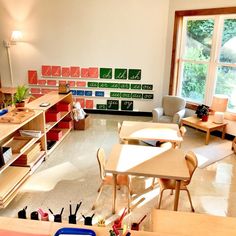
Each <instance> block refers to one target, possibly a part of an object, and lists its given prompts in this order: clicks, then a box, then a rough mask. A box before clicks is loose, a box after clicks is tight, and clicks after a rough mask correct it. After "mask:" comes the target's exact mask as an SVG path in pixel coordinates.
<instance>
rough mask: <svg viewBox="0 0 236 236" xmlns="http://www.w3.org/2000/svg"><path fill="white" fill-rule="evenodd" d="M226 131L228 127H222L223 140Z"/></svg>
mask: <svg viewBox="0 0 236 236" xmlns="http://www.w3.org/2000/svg"><path fill="white" fill-rule="evenodd" d="M225 130H226V125H224V126H223V127H222V136H221V138H222V139H225Z"/></svg>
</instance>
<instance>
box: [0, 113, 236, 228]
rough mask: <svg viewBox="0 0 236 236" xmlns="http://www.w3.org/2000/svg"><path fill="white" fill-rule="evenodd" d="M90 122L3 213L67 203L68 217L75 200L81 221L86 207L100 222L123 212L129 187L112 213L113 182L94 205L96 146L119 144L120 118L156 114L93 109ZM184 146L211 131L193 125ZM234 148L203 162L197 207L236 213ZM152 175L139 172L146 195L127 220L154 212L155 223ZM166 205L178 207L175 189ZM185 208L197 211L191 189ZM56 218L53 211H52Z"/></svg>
mask: <svg viewBox="0 0 236 236" xmlns="http://www.w3.org/2000/svg"><path fill="white" fill-rule="evenodd" d="M90 117H91V124H90V127H89V128H88V129H87V130H85V131H72V132H71V133H70V134H69V135H68V136H67V138H66V139H65V140H64V141H63V142H62V144H61V145H60V146H59V147H58V148H57V149H56V150H55V151H54V152H53V153H52V155H51V156H49V157H48V158H47V160H46V161H45V162H44V163H43V164H42V165H41V166H40V167H39V168H38V170H37V171H36V172H35V173H34V174H33V175H32V176H31V177H30V178H29V179H28V180H27V181H26V183H25V184H24V185H23V187H22V188H21V190H20V192H19V194H18V195H17V196H16V198H15V199H14V200H13V201H12V202H11V203H10V204H9V206H8V207H7V208H5V209H2V210H0V215H1V216H9V217H17V212H18V211H19V210H20V209H22V208H23V207H25V206H28V208H27V215H28V217H29V214H30V212H31V211H34V210H37V209H38V208H39V207H41V208H42V209H44V210H46V211H48V209H47V208H48V207H49V208H51V210H52V211H53V212H54V213H59V212H60V211H61V208H62V207H65V211H64V213H63V220H64V221H67V220H68V213H69V202H70V201H71V202H72V204H73V206H75V205H76V203H77V202H79V201H80V200H82V201H83V203H82V205H81V208H80V209H79V214H78V222H81V224H82V221H83V218H82V217H81V213H82V214H84V215H92V214H93V213H95V217H94V221H93V222H94V223H96V221H97V220H98V219H99V218H105V219H106V223H107V224H109V223H110V222H112V221H113V220H114V219H115V218H116V217H117V214H119V213H120V212H122V211H123V209H124V207H126V206H127V198H126V196H127V191H126V189H125V188H124V189H123V188H122V189H121V190H120V191H118V196H117V198H118V200H117V209H118V210H117V214H116V215H112V214H111V202H112V188H110V187H106V188H105V189H104V192H103V193H102V195H101V197H100V199H99V202H98V205H97V208H96V209H95V211H92V210H91V207H92V205H93V202H94V200H95V198H96V196H97V188H98V186H99V184H100V179H99V170H98V164H97V160H96V151H97V149H98V148H99V147H103V148H104V149H105V151H106V153H109V152H110V150H111V147H112V145H113V144H115V143H117V142H118V140H119V139H118V134H117V123H118V122H121V121H122V120H135V121H138V120H142V121H150V120H151V117H134V116H115V115H100V114H99V115H98V114H92V115H90ZM187 134H188V135H186V137H185V138H184V142H183V143H182V146H181V148H183V149H184V150H191V148H192V147H198V146H201V145H203V146H204V140H205V134H204V133H202V132H200V131H197V130H194V129H191V128H188V131H187ZM218 140H219V138H218V137H211V142H217V141H218ZM235 157H236V156H235V154H232V155H230V156H228V157H226V158H224V159H223V160H221V161H219V162H216V163H214V164H212V165H209V166H208V167H206V168H203V169H200V168H197V170H196V172H195V173H194V176H193V179H192V182H191V184H190V185H189V190H190V193H191V196H192V201H193V204H194V207H195V210H196V212H198V213H208V214H212V215H221V216H234V217H236V201H235V199H236V178H235V174H236V158H235ZM151 181H152V179H150V178H149V179H144V178H137V177H134V178H133V180H132V186H135V188H134V191H135V194H136V195H134V196H135V197H134V198H135V199H134V201H133V203H134V204H135V202H137V201H138V200H140V199H141V198H142V197H144V198H145V200H144V201H142V202H141V203H140V204H139V205H138V206H137V207H135V208H134V210H133V211H132V213H131V214H130V215H129V216H128V217H126V218H125V221H126V222H127V224H130V223H131V222H138V221H139V220H140V219H141V218H142V216H143V215H144V214H148V217H147V220H146V221H145V222H144V224H143V229H144V230H148V229H149V226H150V225H149V221H148V219H150V215H149V213H150V212H151V210H152V208H154V207H156V205H157V202H158V195H159V188H158V186H156V188H155V189H154V190H152V191H146V194H144V195H141V193H143V190H144V189H146V188H148V186H150V183H151ZM161 208H162V209H168V210H171V209H172V208H173V196H171V195H169V192H168V191H166V193H165V194H164V196H163V201H162V206H161ZM179 210H180V211H191V210H190V206H189V202H188V198H187V195H186V193H185V192H181V194H180V202H179ZM51 219H53V216H51Z"/></svg>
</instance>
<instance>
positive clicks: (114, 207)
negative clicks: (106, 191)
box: [112, 174, 117, 214]
mask: <svg viewBox="0 0 236 236" xmlns="http://www.w3.org/2000/svg"><path fill="white" fill-rule="evenodd" d="M116 181H117V174H113V202H112V214H115V213H116Z"/></svg>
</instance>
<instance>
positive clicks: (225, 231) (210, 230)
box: [151, 209, 236, 236]
mask: <svg viewBox="0 0 236 236" xmlns="http://www.w3.org/2000/svg"><path fill="white" fill-rule="evenodd" d="M151 218H152V231H154V232H156V233H160V234H161V235H182V236H212V235H214V236H235V235H236V218H235V217H222V216H213V215H207V214H198V213H190V212H174V211H167V210H157V209H154V210H153V211H152V217H151Z"/></svg>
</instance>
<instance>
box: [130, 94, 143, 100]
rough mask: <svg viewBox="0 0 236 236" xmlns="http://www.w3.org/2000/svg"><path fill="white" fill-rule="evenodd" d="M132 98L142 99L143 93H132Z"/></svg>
mask: <svg viewBox="0 0 236 236" xmlns="http://www.w3.org/2000/svg"><path fill="white" fill-rule="evenodd" d="M132 98H138V99H142V98H143V94H142V93H132Z"/></svg>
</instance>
